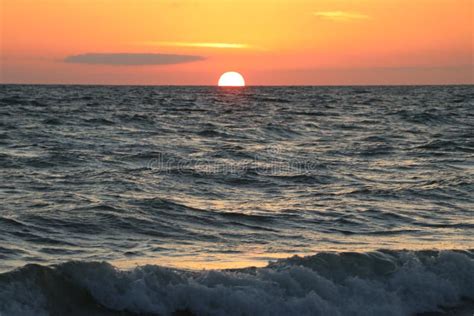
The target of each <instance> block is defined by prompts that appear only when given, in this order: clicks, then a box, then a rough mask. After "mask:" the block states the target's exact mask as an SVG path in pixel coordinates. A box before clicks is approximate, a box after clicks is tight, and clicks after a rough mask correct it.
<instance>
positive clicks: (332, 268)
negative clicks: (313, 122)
mask: <svg viewBox="0 0 474 316" xmlns="http://www.w3.org/2000/svg"><path fill="white" fill-rule="evenodd" d="M58 288H61V291H60V292H61V294H58V291H57V289H58ZM84 293H86V295H84ZM61 295H62V296H63V297H62V296H61ZM71 297H76V298H77V299H76V301H74V299H71ZM84 297H91V300H92V301H94V303H99V304H100V305H102V306H103V307H104V308H106V309H107V310H109V311H111V310H114V311H128V312H132V313H152V314H159V315H171V314H173V313H174V312H176V311H187V312H190V313H192V314H195V315H413V314H417V313H421V312H428V311H436V310H440V307H441V306H445V307H446V306H455V305H459V304H461V300H462V299H463V298H465V299H471V300H472V299H474V253H473V252H472V251H464V252H461V251H441V252H436V251H423V252H410V251H398V252H394V251H379V252H372V253H365V254H358V253H339V254H337V253H320V254H317V255H315V256H311V257H305V258H299V257H293V258H290V259H285V260H280V261H277V262H275V263H272V264H270V265H269V266H268V267H265V268H257V269H250V268H249V269H241V270H233V271H225V270H209V271H184V270H176V269H170V268H165V267H159V266H150V265H149V266H141V267H137V268H135V269H132V270H127V271H123V270H118V269H116V268H114V267H113V266H111V265H110V264H107V263H82V262H69V263H65V264H62V265H59V266H56V267H53V268H45V267H40V266H28V267H25V268H22V269H20V270H17V271H15V272H10V273H7V274H4V275H1V276H0V313H2V314H4V315H38V314H41V313H43V314H49V313H51V308H53V309H54V310H55V311H56V312H58V311H61V310H62V308H64V307H63V306H61V305H62V304H65V303H67V304H69V307H71V304H72V307H73V309H74V308H77V309H80V308H83V306H84V304H83V303H80V302H79V300H82V301H81V302H83V301H84V300H85V298H84ZM74 304H78V305H77V307H74ZM81 304H82V305H81ZM95 305H97V304H95ZM81 306H82V307H81Z"/></svg>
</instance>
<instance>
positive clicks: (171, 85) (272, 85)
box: [0, 82, 474, 89]
mask: <svg viewBox="0 0 474 316" xmlns="http://www.w3.org/2000/svg"><path fill="white" fill-rule="evenodd" d="M0 85H2V86H7V85H25V86H106V87H107V86H110V87H216V88H224V89H225V88H238V89H239V88H240V89H242V88H244V89H245V88H250V87H422V86H425V87H429V86H433V87H438V86H439V87H442V86H474V82H472V83H393V84H392V83H390V84H383V83H382V84H374V83H369V84H358V83H356V84H247V85H245V86H243V87H219V86H218V85H217V84H121V83H111V84H108V83H18V82H0Z"/></svg>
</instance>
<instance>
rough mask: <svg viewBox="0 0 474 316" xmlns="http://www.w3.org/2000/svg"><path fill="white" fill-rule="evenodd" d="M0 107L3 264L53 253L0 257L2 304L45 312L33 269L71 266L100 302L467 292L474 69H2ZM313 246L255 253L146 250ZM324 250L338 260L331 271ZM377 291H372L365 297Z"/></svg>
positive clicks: (131, 307) (226, 310) (290, 305)
mask: <svg viewBox="0 0 474 316" xmlns="http://www.w3.org/2000/svg"><path fill="white" fill-rule="evenodd" d="M0 117H1V121H0V166H1V169H0V175H1V180H2V181H1V184H0V197H1V201H2V203H1V209H0V270H1V271H3V272H7V271H10V270H12V269H14V268H19V267H22V266H24V265H25V264H31V263H35V264H41V265H42V266H50V265H52V264H60V265H59V266H56V268H48V267H39V266H28V267H24V268H23V269H22V270H18V271H19V272H18V271H17V272H15V273H16V274H12V273H14V272H8V273H5V274H4V275H3V276H2V275H0V314H1V313H2V310H3V311H4V313H5V314H6V315H8V314H9V313H10V314H18V315H21V314H22V313H24V314H27V315H28V314H29V313H40V312H44V313H45V314H46V315H48V314H54V313H55V311H54V310H53V309H51V306H50V305H48V303H47V302H48V301H50V300H52V298H51V295H52V294H51V293H50V292H48V290H47V289H45V287H44V285H42V284H40V285H38V282H39V283H41V282H40V281H38V282H36V281H32V280H36V278H40V279H41V277H38V275H43V278H44V275H47V276H48V278H50V279H54V280H56V281H54V282H58V283H60V284H61V287H64V286H65V285H64V282H63V278H66V279H68V280H71V278H72V279H73V280H76V279H77V278H75V277H74V275H75V274H77V273H79V274H80V275H81V276H84V275H85V274H87V275H88V277H86V281H84V282H82V281H81V282H82V283H81V282H79V281H77V280H76V281H77V282H76V281H74V282H73V283H74V286H73V287H74V291H86V292H87V293H89V294H87V295H92V297H93V298H94V300H97V302H99V303H100V304H102V305H103V306H104V308H106V309H107V311H109V312H110V310H127V311H129V312H152V313H159V314H162V315H167V314H169V313H172V312H173V311H176V310H180V309H182V310H187V311H190V312H192V313H197V314H204V315H205V314H208V315H225V314H232V313H235V314H239V310H241V311H242V313H243V314H244V315H251V314H262V315H264V314H269V315H270V314H281V315H284V314H287V313H290V312H291V313H293V314H295V313H296V314H309V315H314V314H318V313H320V314H321V315H338V314H337V313H339V314H340V315H346V314H349V315H358V314H360V315H367V314H373V315H377V314H380V313H383V312H388V311H392V314H393V315H407V314H410V313H418V312H423V311H429V310H433V309H434V308H435V307H436V306H437V305H440V304H448V305H449V304H456V303H458V301H459V300H460V299H461V297H466V296H467V297H470V298H471V299H473V298H474V294H473V293H474V289H473V284H474V277H473V275H474V263H473V262H474V261H473V260H474V259H473V255H472V252H469V251H452V250H454V249H458V250H468V249H474V229H473V228H474V216H473V214H474V194H473V193H474V132H473V130H474V87H473V86H446V87H247V88H243V89H222V88H215V87H118V86H117V87H107V86H22V85H4V86H0ZM377 249H388V250H389V251H388V252H387V251H385V252H373V251H375V250H377ZM402 249H407V251H401V250H402ZM423 249H436V250H441V252H423V251H421V250H423ZM330 251H331V253H329V252H330ZM354 251H357V252H359V253H360V254H358V255H357V254H353V255H351V254H347V252H354ZM316 253H319V254H318V255H316V256H312V257H308V258H307V261H308V262H310V263H311V264H308V262H307V261H304V259H298V260H303V261H302V262H303V264H294V262H291V263H290V262H289V261H288V260H283V259H282V260H280V261H277V263H276V264H275V265H274V266H271V267H267V268H259V269H257V272H255V271H254V270H251V271H249V270H242V271H240V272H221V271H217V270H216V271H214V272H212V273H214V274H212V273H211V274H210V275H209V274H207V273H204V274H197V275H196V274H192V273H191V274H192V277H191V276H189V275H187V273H188V272H185V271H184V270H173V271H174V272H173V271H171V270H168V269H167V268H159V267H157V266H156V265H160V266H168V267H169V266H173V267H180V268H193V269H196V268H213V267H219V268H235V267H244V266H250V265H256V266H263V265H266V264H267V262H268V260H270V259H276V258H287V257H290V256H292V255H293V254H298V255H314V254H316ZM325 256H326V257H325ZM327 256H329V257H327ZM321 258H323V259H321ZM327 258H330V259H327ZM420 258H421V259H420ZM321 260H322V261H323V262H326V263H327V262H328V261H327V260H334V262H338V263H335V265H336V266H337V267H339V269H341V271H342V272H341V273H342V274H341V275H342V276H341V277H340V279H337V278H336V279H335V277H334V275H333V274H334V273H336V272H334V271H333V272H328V271H327V270H324V269H323V268H321V262H320V261H321ZM354 260H355V261H354ZM357 260H359V261H357ZM71 261H87V262H90V261H108V262H111V263H112V264H114V265H116V266H119V267H122V268H129V267H131V266H134V265H135V264H138V265H139V266H140V267H139V268H136V269H135V270H127V271H124V270H115V269H114V268H112V266H109V265H108V264H105V263H104V264H102V265H98V266H96V265H95V264H92V263H91V264H89V263H77V264H74V263H71ZM68 262H69V263H68ZM305 262H306V263H305ZM318 262H319V263H318ZM144 264H153V265H154V266H149V267H148V268H147V267H143V265H144ZM354 264H356V265H357V266H358V267H360V266H362V267H363V268H361V269H362V270H363V271H365V272H364V273H362V272H361V274H360V275H359V274H358V273H355V272H354V273H355V274H354V273H353V272H351V269H352V267H353V265H354ZM282 266H284V267H285V268H284V269H283V270H282V268H281V267H282ZM300 266H302V267H300ZM379 266H380V267H381V268H380V269H378V270H377V269H375V268H374V267H379ZM298 267H300V268H298ZM163 269H164V270H163ZM285 269H286V270H285ZM298 269H300V270H301V269H302V270H301V271H300V270H298ZM374 269H375V270H374ZM77 271H80V272H77ZM97 271H101V272H100V274H97V273H99V272H97ZM252 271H254V272H252ZM374 271H375V272H374ZM369 272H370V273H369ZM124 273H126V274H124ZM173 273H174V274H173ZM255 273H256V274H255ZM371 273H372V274H374V275H376V276H373V275H372V274H371ZM397 273H398V274H397ZM96 274H97V275H96ZM336 274H337V273H336ZM32 275H33V276H32ZM99 275H100V277H101V278H104V279H105V280H101V281H100V284H104V288H102V289H100V290H99V289H98V285H97V284H96V285H94V284H93V281H94V280H97V279H98V278H99ZM413 275H415V276H417V278H418V281H419V282H418V283H417V284H413V282H415V281H413ZM160 278H161V279H160ZM307 278H309V280H307V281H305V280H306V279H307ZM358 278H359V279H360V278H362V279H363V281H360V282H363V283H364V282H365V283H364V284H362V283H361V284H360V287H361V288H358V285H357V284H352V283H350V282H349V281H347V280H357V279H358ZM364 278H365V279H364ZM383 278H385V279H383ZM283 279H284V280H285V281H283ZM26 280H29V281H28V282H33V283H35V284H36V286H37V288H35V286H32V285H31V284H30V285H28V284H27V283H25V282H26ZM87 280H90V282H89V281H87ZM137 280H140V282H142V283H140V284H142V285H137V284H136V282H138V281H137ZM160 280H161V281H160ZM173 280H174V281H173ZM216 280H221V281H222V282H221V283H219V282H218V281H216ZM310 280H312V282H311V281H310ZM387 280H388V281H387ZM175 281H176V282H175ZM405 281H407V282H405ZM408 281H410V282H408ZM2 282H3V290H2V286H1V284H2ZM15 282H17V283H18V284H20V285H18V286H16V287H15V286H14V285H12V284H16V283H15ZM78 282H79V283H78ZM107 282H111V284H110V285H109V286H110V288H108V287H107V285H106V284H107ZM114 282H116V284H115V283H114ZM160 282H165V283H166V284H168V285H167V286H171V285H173V286H177V287H179V286H178V285H179V284H181V285H182V286H181V287H182V292H180V291H178V290H177V289H176V288H174V287H173V289H170V288H167V287H166V286H165V285H164V284H163V283H160ZM265 282H269V283H268V284H267V283H265ZM275 282H276V283H277V285H275ZM307 282H309V283H307ZM348 282H349V283H348ZM353 282H356V281H353ZM377 282H382V283H381V284H384V286H382V285H381V286H376V285H375V283H377ZM387 282H388V283H387ZM390 282H391V283H390ZM397 282H398V283H397ZM443 282H445V283H443ZM463 282H464V283H463ZM466 282H470V283H466ZM112 283H113V284H115V285H113V284H112ZM280 283H281V284H280ZM78 284H79V285H78ZM153 284H155V286H153ZM170 284H171V285H170ZM216 284H220V286H221V287H222V288H221V289H220V290H216V287H218V285H216ZM265 284H267V285H265ZM331 284H332V285H331ZM387 284H388V285H387ZM390 284H391V285H390ZM435 284H437V285H436V286H438V285H439V284H440V285H439V287H440V288H439V289H438V288H437V287H436V286H435ZM385 285H386V287H385ZM430 285H431V287H432V288H433V293H432V295H431V296H429V295H428V294H426V293H421V292H424V291H425V290H424V291H420V294H419V295H422V297H419V295H418V296H416V295H415V296H414V297H416V299H414V301H413V302H412V301H410V300H411V299H410V298H409V297H410V295H409V294H410V293H411V292H413V293H415V292H416V289H417V287H419V288H424V289H426V288H430ZM22 286H23V287H24V288H25V289H24V291H30V292H29V294H28V295H29V296H31V297H35V300H28V299H25V297H29V296H28V295H26V294H24V292H22V291H23V290H22V288H21V287H22ZM137 286H138V287H137ZM390 286H392V287H390ZM410 286H412V287H413V288H411V287H410ZM76 287H79V289H77V288H76ZM117 287H119V288H121V289H122V290H123V291H122V290H120V291H119V292H120V293H121V294H120V295H119V294H117V293H115V292H114V290H113V289H117ZM155 287H156V288H155ZM241 287H244V288H245V287H247V290H246V291H243V292H242V293H244V292H245V293H246V295H247V296H245V297H246V298H247V303H244V302H241V301H239V299H240V300H244V298H242V296H239V295H240V294H242V293H240V292H239V289H241ZM339 287H340V288H339ZM15 289H16V290H15ZM84 289H87V290H84ZM94 289H95V290H94ZM127 289H128V290H127ZM165 289H166V290H165ZM362 289H364V290H365V291H368V292H364V293H360V291H362ZM69 290H71V289H70V288H68V289H67V291H69ZM214 290H216V291H217V292H216V293H215V295H214V292H213V291H214ZM2 291H3V292H2ZM15 291H17V292H15ZM18 291H19V292H18ZM34 291H37V292H34ZM65 291H66V290H65ZM71 291H72V290H71ZM141 291H143V292H141ZM160 291H165V292H166V293H170V294H166V295H169V296H167V299H164V297H163V296H162V295H165V294H164V293H165V292H163V293H162V292H160ZM193 291H196V292H195V293H194V292H193ZM220 291H224V293H227V294H228V296H226V297H227V298H226V299H223V301H222V304H220V303H218V302H215V301H213V300H215V299H217V298H216V297H219V295H221V292H220ZM226 291H227V292H226ZM371 291H372V292H373V293H372V292H371ZM400 291H401V292H400ZM410 291H411V292H410ZM15 293H16V294H15ZM18 293H23V294H21V295H20V294H18ZM34 293H36V294H34ZM38 293H39V294H38ZM74 293H76V292H74ZM81 293H82V292H81ZM90 293H92V294H90ZM124 293H127V294H124ZM160 293H161V294H160ZM180 293H181V294H180ZM198 293H201V294H200V295H201V296H202V295H204V296H205V297H207V298H208V299H209V301H206V300H205V299H204V301H205V302H207V303H203V302H204V301H203V302H201V303H202V304H201V305H202V306H201V305H200V303H199V302H200V300H203V298H202V297H200V295H198ZM203 293H205V294H203ZM239 293H240V294H239ZM249 293H254V294H255V297H254V299H257V301H255V302H254V301H252V300H251V299H250V298H251V297H253V296H252V294H249ZM331 293H332V294H331ZM351 293H352V294H351ZM374 293H376V294H377V293H378V294H377V295H379V296H381V298H380V299H381V300H382V301H383V302H384V303H383V304H382V303H381V306H382V307H380V308H382V309H377V306H372V307H373V310H372V309H370V310H367V314H364V313H363V310H360V304H362V305H364V304H365V305H367V304H369V302H370V301H371V300H372V297H373V296H374V295H376V294H374ZM407 293H408V294H407ZM227 294H226V295H227ZM359 294H360V295H362V296H363V297H359V296H360V295H359ZM2 295H3V297H4V298H5V299H4V300H3V302H2ZM9 295H10V296H9ZM81 295H82V294H80V295H79V294H77V295H72V296H75V297H81ZM84 295H85V294H84ZM196 295H197V296H198V297H199V298H197V297H196ZM242 295H243V294H242ZM259 295H260V296H259ZM332 295H335V296H334V297H338V299H339V300H344V301H347V300H349V301H350V300H353V306H352V305H345V306H346V307H344V308H342V307H341V306H340V305H341V304H340V301H337V300H332V299H331V297H332ZM423 295H428V296H429V297H424V296H423ZM19 296H21V297H23V298H24V299H23V301H21V300H20V301H18V300H19V299H18V297H19ZM122 296H123V297H122ZM41 297H43V298H41ZM53 297H54V295H53ZM6 298H8V299H6ZM185 298H188V299H185ZM42 299H43V300H42ZM32 301H34V303H32ZM244 301H245V300H244ZM45 302H46V303H45ZM94 302H95V301H94ZM165 302H166V303H165ZM258 302H260V303H261V304H260V305H259V304H257V303H258ZM268 302H274V304H273V305H272V304H265V303H268ZM71 304H72V303H71ZM91 304H92V303H91ZM94 304H96V303H94ZM94 304H92V305H93V306H95V305H94ZM206 304H208V305H206ZM246 304H247V305H246ZM358 304H359V305H358ZM66 305H67V304H66ZM270 305H272V306H270ZM199 306H201V307H199ZM206 306H208V307H209V306H214V307H212V308H211V307H209V308H207V307H206ZM259 306H260V307H259ZM351 306H352V307H351ZM357 306H359V309H357V308H356V307H357ZM396 306H399V308H398V309H397V308H395V307H396ZM270 307H271V308H270ZM57 308H58V310H56V312H57V313H59V314H61V313H62V312H63V310H61V308H62V307H57ZM91 308H92V307H91ZM200 308H201V309H200ZM384 308H385V309H384ZM15 311H16V313H15ZM33 311H34V312H33ZM96 312H97V311H96ZM387 315H388V314H387Z"/></svg>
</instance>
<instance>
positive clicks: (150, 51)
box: [0, 0, 474, 85]
mask: <svg viewBox="0 0 474 316" xmlns="http://www.w3.org/2000/svg"><path fill="white" fill-rule="evenodd" d="M0 3H1V6H0V12H1V13H0V14H1V15H0V17H1V26H0V32H1V41H0V48H1V51H0V53H1V56H0V67H1V68H0V82H3V83H91V84H94V83H98V84H204V85H209V84H211V85H212V84H216V82H217V79H218V77H219V75H220V74H221V73H222V72H224V71H227V70H235V71H239V72H241V73H242V74H243V75H244V76H245V79H246V81H247V84H256V85H267V84H269V85H273V84H277V85H299V84H306V85H313V84H314V85H321V84H323V85H325V84H330V85H332V84H341V85H342V84H445V83H474V79H473V70H474V66H473V65H474V57H473V43H474V27H473V22H472V21H473V10H474V0H358V1H356V0H312V1H310V0H253V1H251V0H174V1H173V0H0ZM117 53H121V54H123V55H119V56H117V55H115V56H114V55H113V54H117ZM87 54H96V55H87ZM97 54H99V55H97ZM111 54H112V55H111ZM156 54H166V56H167V57H163V55H156ZM78 55H80V56H78ZM175 55H178V56H175ZM188 55H189V56H188ZM71 56H75V57H71ZM97 56H99V57H100V61H97V60H96V59H94V58H97ZM124 56H125V57H124ZM150 56H151V57H150ZM170 56H171V57H170ZM114 58H115V59H114ZM124 58H126V60H125V61H123V59H124ZM143 58H145V59H143ZM147 58H151V59H153V60H152V61H150V60H148V59H147ZM169 58H171V59H172V60H171V61H170V60H168V59H169ZM175 59H177V61H176V60H175ZM113 60H115V61H114V62H112V61H113ZM157 62H158V63H164V64H159V65H157V64H156V63H157ZM121 63H125V64H128V63H142V64H141V65H130V64H128V65H121Z"/></svg>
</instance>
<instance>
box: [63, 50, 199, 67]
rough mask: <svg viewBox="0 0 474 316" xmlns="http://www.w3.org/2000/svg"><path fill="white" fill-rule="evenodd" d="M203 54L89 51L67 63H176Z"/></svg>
mask: <svg viewBox="0 0 474 316" xmlns="http://www.w3.org/2000/svg"><path fill="white" fill-rule="evenodd" d="M204 59H205V58H204V57H202V56H195V55H177V54H136V53H115V54H114V53H111V54H108V53H105V54H104V53H87V54H79V55H72V56H68V57H66V58H65V59H64V61H65V62H67V63H75V64H94V65H97V64H100V65H116V66H128V65H136V66H139V65H174V64H182V63H188V62H193V61H199V60H204Z"/></svg>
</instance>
